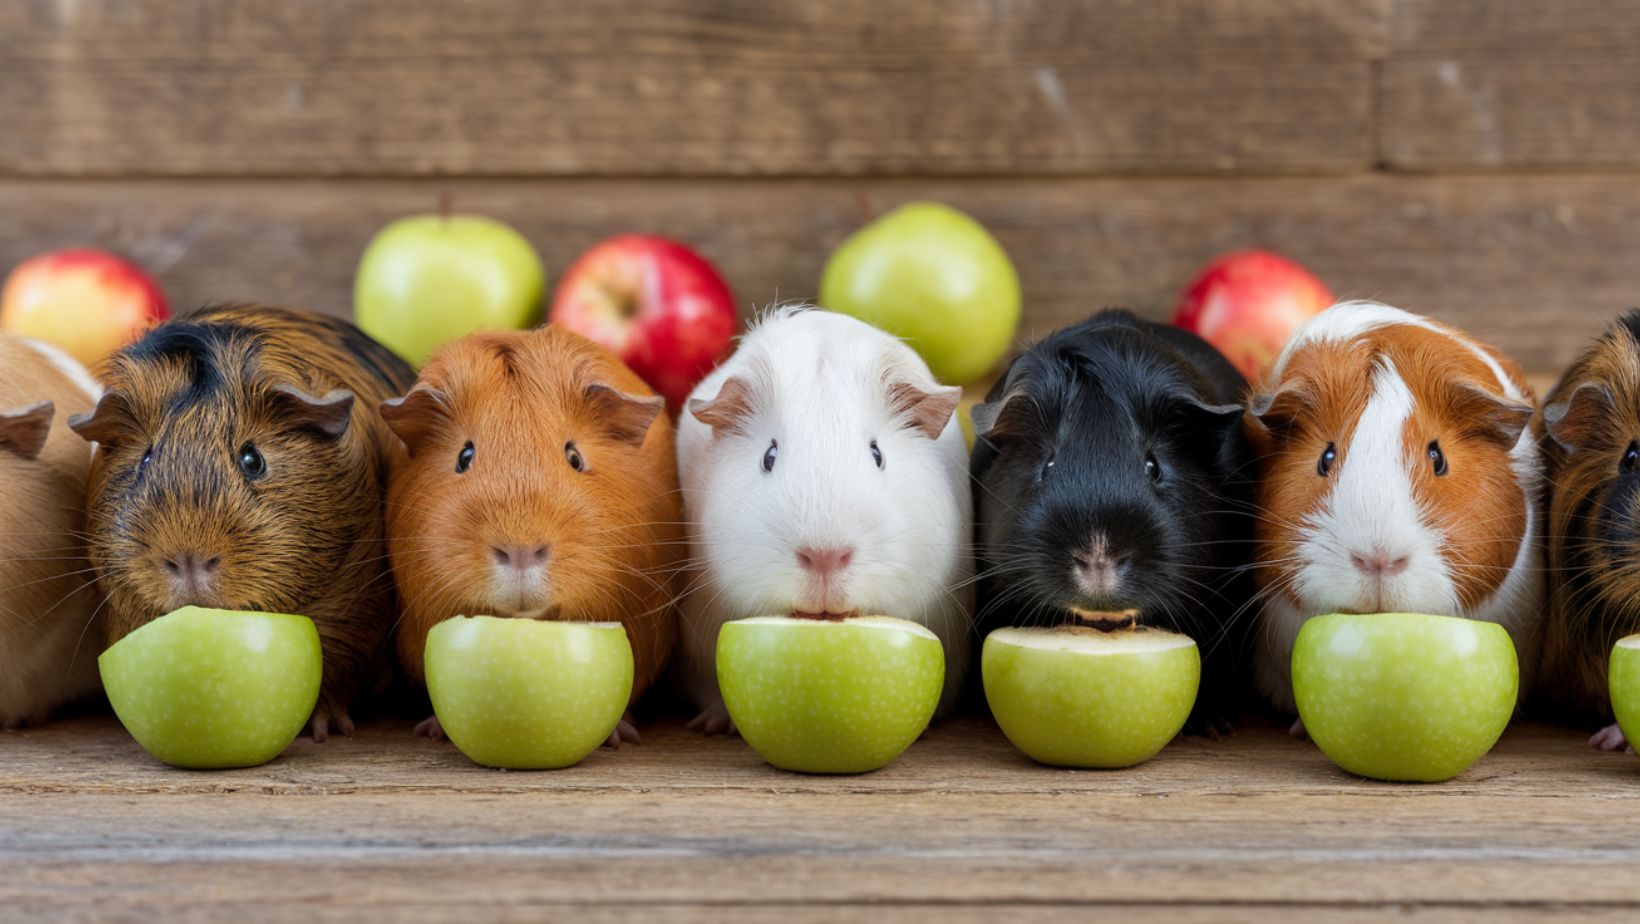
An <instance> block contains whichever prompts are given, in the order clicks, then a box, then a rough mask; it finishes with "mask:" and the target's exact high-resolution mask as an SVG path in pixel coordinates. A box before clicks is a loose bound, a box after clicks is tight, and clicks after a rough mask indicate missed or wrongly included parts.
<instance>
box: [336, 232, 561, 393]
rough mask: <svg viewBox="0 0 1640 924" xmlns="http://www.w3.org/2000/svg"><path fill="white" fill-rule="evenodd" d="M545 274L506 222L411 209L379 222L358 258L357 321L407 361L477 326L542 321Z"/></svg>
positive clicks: (517, 326)
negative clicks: (377, 230)
mask: <svg viewBox="0 0 1640 924" xmlns="http://www.w3.org/2000/svg"><path fill="white" fill-rule="evenodd" d="M545 286H546V274H545V272H544V271H543V270H542V269H541V259H540V258H539V257H537V256H536V254H535V248H533V247H531V246H530V243H529V241H526V240H524V236H523V235H521V234H519V233H518V232H517V231H515V230H513V229H512V227H511V226H509V225H506V224H504V223H502V222H499V221H496V220H495V219H493V218H485V217H483V216H481V215H446V214H438V215H415V216H411V217H409V218H401V219H399V220H398V221H395V222H393V223H392V224H390V225H388V226H387V227H385V228H383V229H382V230H381V232H380V233H378V234H377V235H376V236H375V238H373V239H372V240H371V241H370V245H369V246H368V247H366V248H365V251H364V256H363V257H361V258H360V259H359V269H358V272H357V273H356V274H355V275H354V277H353V313H354V316H355V319H356V320H357V321H358V323H359V327H360V328H361V329H362V330H363V331H364V332H365V333H367V334H369V335H370V336H372V337H374V338H376V339H377V340H379V341H381V343H382V344H384V345H385V346H387V348H388V349H390V350H392V351H393V352H395V353H397V354H399V355H400V356H401V357H403V358H404V360H405V361H406V362H408V363H410V364H411V365H414V366H420V365H422V364H424V363H426V362H427V359H428V357H430V356H432V355H433V351H434V350H437V349H438V348H439V347H441V346H443V345H444V344H446V343H449V342H450V341H451V340H459V339H460V338H462V337H465V336H467V335H468V334H470V333H473V332H474V331H479V330H524V329H526V328H529V327H534V326H535V325H536V324H537V323H539V322H540V320H541V296H542V292H543V290H544V288H545Z"/></svg>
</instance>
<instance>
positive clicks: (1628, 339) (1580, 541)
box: [1538, 312, 1640, 750]
mask: <svg viewBox="0 0 1640 924" xmlns="http://www.w3.org/2000/svg"><path fill="white" fill-rule="evenodd" d="M1542 419H1543V429H1544V431H1545V432H1544V434H1543V437H1542V440H1541V445H1542V447H1543V456H1544V464H1545V469H1546V472H1547V474H1548V482H1549V523H1548V526H1549V530H1548V532H1549V542H1548V558H1549V567H1548V577H1549V616H1548V623H1547V625H1546V626H1545V628H1544V633H1543V662H1542V675H1541V677H1540V679H1539V683H1538V693H1539V696H1540V697H1541V698H1542V699H1543V700H1545V701H1546V702H1547V703H1548V704H1549V705H1550V706H1551V707H1552V708H1553V709H1555V710H1556V711H1557V712H1558V713H1559V714H1560V716H1561V717H1562V718H1565V719H1568V720H1570V721H1573V722H1576V723H1579V724H1584V725H1596V724H1598V723H1602V722H1606V723H1610V722H1611V719H1612V708H1611V700H1610V696H1609V693H1608V690H1607V681H1606V669H1607V661H1608V659H1609V658H1610V656H1611V650H1612V646H1613V645H1614V644H1616V642H1617V640H1618V639H1620V638H1622V637H1623V636H1625V635H1630V634H1632V633H1635V632H1640V312H1631V313H1629V314H1628V315H1626V316H1624V317H1623V318H1622V319H1620V320H1619V321H1618V322H1617V323H1615V324H1613V325H1612V326H1611V328H1610V329H1609V330H1607V331H1606V333H1605V334H1604V335H1603V336H1602V337H1600V338H1599V339H1598V340H1596V341H1595V342H1594V343H1593V344H1592V345H1591V346H1590V347H1589V348H1588V349H1587V350H1585V351H1584V352H1583V355H1581V356H1579V357H1578V359H1577V361H1576V362H1575V363H1573V364H1572V367H1571V369H1569V370H1567V372H1566V375H1565V376H1564V377H1562V378H1561V380H1560V384H1558V385H1556V386H1555V389H1554V391H1553V392H1551V393H1550V395H1549V397H1548V398H1547V399H1546V400H1545V402H1544V406H1543V418H1542ZM1589 743H1590V744H1592V745H1594V746H1595V747H1599V748H1607V749H1613V750H1616V749H1621V748H1622V747H1624V746H1625V745H1626V744H1627V743H1628V742H1627V741H1626V739H1625V738H1624V737H1623V731H1622V729H1620V728H1618V727H1617V725H1615V724H1609V725H1607V726H1606V727H1605V728H1604V729H1602V730H1601V731H1600V732H1598V733H1597V734H1595V736H1594V737H1593V738H1592V739H1591V740H1590V742H1589Z"/></svg>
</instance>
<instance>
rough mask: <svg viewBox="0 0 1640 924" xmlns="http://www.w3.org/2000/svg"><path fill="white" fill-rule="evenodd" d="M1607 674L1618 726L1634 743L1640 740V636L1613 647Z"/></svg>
mask: <svg viewBox="0 0 1640 924" xmlns="http://www.w3.org/2000/svg"><path fill="white" fill-rule="evenodd" d="M1607 674H1608V676H1607V680H1608V681H1609V682H1610V685H1611V697H1612V712H1614V713H1615V714H1616V715H1617V727H1618V728H1621V729H1623V736H1624V737H1625V738H1628V739H1629V744H1630V745H1635V744H1636V742H1640V635H1631V636H1629V637H1627V638H1625V639H1622V640H1620V641H1619V642H1618V643H1617V645H1616V646H1614V647H1613V648H1612V660H1611V666H1610V667H1609V668H1608V669H1607Z"/></svg>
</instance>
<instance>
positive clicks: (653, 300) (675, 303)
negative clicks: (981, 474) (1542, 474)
mask: <svg viewBox="0 0 1640 924" xmlns="http://www.w3.org/2000/svg"><path fill="white" fill-rule="evenodd" d="M545 288H546V273H545V270H544V268H543V266H542V261H541V259H540V257H539V256H538V255H537V253H536V251H535V249H534V248H533V247H532V246H531V245H530V242H529V241H528V240H526V239H525V238H524V236H523V235H521V234H520V233H519V232H518V231H516V230H515V229H513V228H512V227H510V226H509V225H507V224H505V223H504V222H501V221H498V220H495V219H493V218H489V217H485V216H478V215H458V214H451V213H449V212H448V211H447V210H446V211H441V212H440V213H438V214H428V215H416V216H411V217H407V218H403V219H400V220H398V221H395V222H393V223H391V224H389V225H388V226H387V227H385V228H384V229H382V230H381V232H380V233H378V234H377V235H376V236H375V238H374V239H373V240H372V241H371V242H370V243H369V245H368V246H367V247H366V249H365V251H364V254H363V256H362V258H361V260H360V262H359V267H358V271H357V273H356V276H355V282H354V311H355V314H356V317H357V321H358V323H359V326H360V327H361V328H363V329H364V330H365V332H367V333H369V334H370V335H372V336H373V337H375V338H376V339H377V340H378V341H380V342H381V343H383V344H384V345H386V346H388V347H389V348H391V349H393V350H394V351H395V352H397V353H398V354H399V355H400V356H402V357H403V358H404V359H405V360H407V361H408V362H410V363H411V364H412V365H416V366H419V365H421V364H422V363H424V362H425V361H426V360H427V358H428V357H429V356H431V355H432V353H433V351H434V350H436V349H437V348H438V347H439V346H441V345H443V344H445V343H447V342H450V341H452V340H455V339H459V338H460V337H462V336H465V335H467V334H469V333H472V332H473V331H475V330H479V329H523V328H528V327H531V326H534V325H535V324H537V323H539V322H540V321H541V320H542V317H543V313H544V314H545V315H546V317H547V318H548V319H550V320H551V322H552V323H554V324H558V325H561V326H564V327H567V328H568V329H571V330H574V331H576V332H577V333H580V334H583V335H585V336H587V337H589V338H591V339H592V340H594V341H596V342H598V343H600V344H601V345H603V346H604V347H606V348H608V349H609V350H610V351H611V352H613V353H615V354H616V355H617V356H619V357H620V358H621V359H622V361H624V362H625V363H626V364H627V365H628V366H629V367H630V368H632V370H633V371H634V372H636V373H638V375H639V377H641V378H642V379H644V381H646V382H647V383H648V384H649V385H650V387H652V388H654V389H655V390H656V391H657V392H659V393H660V394H661V395H663V396H664V397H665V398H666V399H667V401H668V404H669V406H670V407H672V408H673V410H674V411H675V410H676V409H677V408H678V406H679V405H680V403H681V402H682V400H683V399H684V397H685V396H686V395H688V393H689V391H690V389H692V388H693V387H694V385H695V384H696V383H697V382H699V381H700V379H701V378H702V377H704V376H705V375H706V373H708V372H709V371H710V370H711V369H712V368H713V367H714V366H715V365H716V364H717V363H718V362H719V361H720V360H722V358H723V357H724V356H725V355H726V354H727V352H728V351H729V349H730V343H731V339H732V337H733V336H734V333H735V331H736V329H737V324H736V312H735V303H734V297H733V295H732V294H731V291H730V287H729V285H728V284H727V283H726V282H725V280H724V279H723V276H722V275H721V274H720V273H719V271H718V270H717V268H716V267H715V266H714V265H713V264H712V263H711V262H710V261H708V260H707V259H705V258H704V257H703V256H701V255H700V254H698V253H697V252H695V251H694V250H693V249H691V248H690V247H688V246H687V245H685V244H682V243H680V242H677V241H674V240H671V239H668V238H665V237H661V236H658V235H653V234H635V233H634V234H622V235H618V236H616V237H613V238H610V239H608V240H605V241H603V242H601V243H599V244H597V245H595V246H594V247H592V248H591V249H590V250H588V251H587V252H585V253H584V254H582V255H581V256H580V257H579V258H577V259H576V260H575V261H574V262H573V263H572V264H571V265H570V266H569V267H568V268H567V269H566V270H565V271H564V273H563V275H562V277H561V279H560V280H559V282H558V285H557V286H556V288H555V289H554V291H553V296H552V299H551V302H550V306H549V307H547V308H546V309H545V311H543V301H544V294H545ZM818 298H819V301H820V303H821V304H824V305H826V306H827V307H829V308H831V309H833V310H836V311H842V312H844V313H847V314H852V315H854V316H856V317H859V318H861V319H862V320H864V321H866V322H868V323H871V324H873V325H874V326H877V327H881V328H883V329H884V330H887V331H889V332H890V333H892V334H894V335H895V336H898V337H900V338H902V339H904V340H906V341H907V342H908V343H910V344H912V345H913V346H914V347H915V348H916V349H917V350H918V351H919V352H920V353H921V354H922V356H923V358H924V359H925V360H926V361H927V362H928V364H929V367H930V369H931V370H932V371H933V372H934V374H935V375H936V376H937V377H938V378H939V379H940V380H941V381H943V382H945V383H946V384H950V385H969V384H972V383H974V382H976V381H978V380H980V379H982V378H983V377H984V376H985V375H987V374H988V373H990V372H991V371H992V370H993V369H994V368H995V366H996V364H997V362H998V361H999V360H1000V359H1001V358H1002V357H1003V355H1004V354H1005V353H1006V351H1007V349H1008V348H1009V346H1010V345H1011V344H1012V341H1013V339H1014V336H1015V333H1016V329H1017V327H1018V325H1019V319H1020V310H1021V295H1020V280H1019V277H1018V274H1017V273H1016V271H1015V268H1014V266H1013V264H1012V262H1011V261H1010V260H1009V258H1008V255H1007V254H1006V253H1005V251H1004V250H1003V248H1002V246H1001V245H1000V244H999V243H998V242H997V240H996V239H995V238H994V237H993V236H992V235H991V234H990V233H989V232H988V231H987V230H986V229H985V228H984V227H983V226H982V225H981V224H980V223H979V222H977V221H975V220H974V219H972V218H971V217H969V216H967V215H965V214H963V213H962V212H959V211H957V210H956V209H953V208H950V207H949V206H946V205H942V204H938V203H911V204H908V205H904V206H901V207H900V208H898V209H895V210H894V211H892V212H890V213H888V214H886V215H884V216H883V217H881V218H879V219H877V220H876V221H873V222H871V223H870V224H868V225H867V226H865V227H864V228H861V229H860V230H859V231H857V232H856V233H855V234H854V235H852V236H851V237H849V238H848V239H847V240H845V241H844V242H843V243H842V244H841V246H839V247H838V248H837V250H836V251H835V252H834V253H833V254H832V256H831V259H830V260H829V261H828V263H827V265H826V267H825V269H824V271H823V273H822V276H821V279H820V280H819V291H818ZM1331 301H1332V296H1331V293H1329V292H1328V291H1327V289H1326V287H1325V286H1323V285H1322V284H1321V283H1320V281H1319V280H1317V279H1316V278H1315V277H1314V276H1312V275H1311V274H1310V273H1309V272H1307V271H1306V270H1304V269H1303V268H1302V267H1300V266H1298V265H1297V264H1294V263H1292V262H1291V261H1289V260H1286V259H1284V258H1281V257H1278V256H1275V255H1273V254H1268V253H1263V252H1257V251H1251V252H1242V253H1234V254H1228V255H1226V256H1224V257H1221V258H1220V259H1218V260H1215V261H1214V262H1212V263H1210V264H1209V265H1208V266H1207V267H1205V268H1204V269H1203V270H1202V271H1201V272H1200V273H1199V274H1198V276H1197V277H1196V279H1195V280H1194V281H1193V282H1192V283H1191V284H1190V285H1189V286H1188V287H1187V288H1186V289H1185V291H1184V294H1183V297H1182V298H1181V300H1180V304H1179V308H1178V313H1177V316H1176V321H1177V323H1179V324H1180V325H1181V326H1183V327H1185V328H1187V329H1190V330H1194V331H1196V332H1197V333H1199V334H1201V335H1202V336H1203V337H1205V338H1206V339H1207V340H1208V341H1210V342H1212V343H1213V344H1214V345H1215V346H1217V347H1218V348H1219V349H1220V350H1221V351H1222V352H1224V353H1225V355H1226V356H1228V357H1229V358H1230V359H1231V360H1232V362H1234V363H1235V364H1236V365H1237V366H1238V368H1240V369H1241V370H1242V372H1243V374H1244V375H1247V376H1252V375H1254V374H1255V373H1256V372H1257V370H1258V369H1259V367H1260V366H1261V365H1262V364H1263V363H1264V362H1266V361H1268V360H1269V359H1270V358H1272V357H1273V356H1274V355H1275V354H1276V352H1278V351H1279V349H1280V348H1281V345H1282V344H1283V343H1284V342H1285V340H1286V338H1287V336H1288V335H1289V334H1290V333H1291V331H1292V330H1293V329H1294V328H1296V327H1297V326H1298V325H1299V324H1300V323H1302V322H1303V321H1304V320H1305V319H1306V318H1308V317H1309V316H1311V315H1313V314H1315V313H1316V312H1318V311H1320V310H1321V309H1322V308H1324V307H1326V306H1327V305H1329V304H1331ZM168 315H169V307H168V304H167V300H166V298H165V295H164V293H163V291H162V290H161V288H160V286H159V284H158V283H157V282H156V281H155V280H154V279H152V278H151V277H150V276H149V275H148V274H147V273H145V272H144V271H143V270H142V269H141V268H139V267H137V266H135V265H133V264H131V263H130V262H128V261H126V260H124V259H122V258H120V257H118V256H115V255H113V254H110V253H106V252H104V251H99V250H94V249H83V248H82V249H72V250H64V251H54V252H52V253H48V254H43V255H41V256H39V257H36V258H34V259H31V260H29V261H26V262H25V263H23V264H22V265H20V266H19V267H17V269H16V270H15V271H14V272H13V273H12V274H11V275H10V277H9V279H8V280H7V282H6V285H5V287H4V290H3V291H0V328H4V329H6V330H10V331H12V332H14V333H18V334H21V335H23V336H28V337H33V338H35V339H39V340H44V341H46V342H49V343H53V344H55V345H57V346H59V347H61V348H63V349H64V350H65V351H67V352H68V353H69V354H70V355H72V356H73V357H74V358H76V359H78V360H79V361H80V362H82V363H84V364H86V365H88V366H95V364H96V363H97V362H98V361H100V360H101V359H102V358H103V357H105V356H107V355H108V354H109V353H111V352H112V351H113V350H115V349H117V348H119V347H120V346H122V345H124V344H125V343H127V342H129V341H131V340H133V339H135V338H136V337H137V336H139V335H140V334H141V333H142V332H143V331H144V330H146V329H147V328H148V327H149V326H151V325H152V324H154V323H157V322H158V321H161V320H164V319H165V318H166V317H167V316H168Z"/></svg>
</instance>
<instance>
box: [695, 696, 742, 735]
mask: <svg viewBox="0 0 1640 924" xmlns="http://www.w3.org/2000/svg"><path fill="white" fill-rule="evenodd" d="M689 730H690V731H698V732H700V733H702V734H706V735H732V734H734V733H735V723H734V722H732V721H730V720H729V709H728V707H726V706H724V705H723V704H722V703H718V704H716V705H713V706H708V707H706V708H705V709H702V710H701V711H700V715H697V716H695V717H694V718H693V719H690V720H689Z"/></svg>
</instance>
